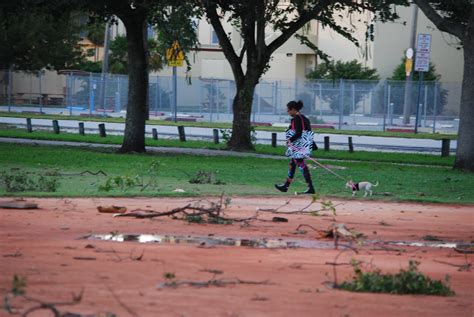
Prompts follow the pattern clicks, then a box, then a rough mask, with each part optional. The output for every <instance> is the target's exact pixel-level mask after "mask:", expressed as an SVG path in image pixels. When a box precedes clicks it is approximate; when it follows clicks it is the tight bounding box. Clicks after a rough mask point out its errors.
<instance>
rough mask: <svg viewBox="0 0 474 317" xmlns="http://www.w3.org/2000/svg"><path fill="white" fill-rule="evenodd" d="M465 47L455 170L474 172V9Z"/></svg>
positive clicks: (465, 39) (464, 43)
mask: <svg viewBox="0 0 474 317" xmlns="http://www.w3.org/2000/svg"><path fill="white" fill-rule="evenodd" d="M471 7H474V5H471ZM463 46H464V75H463V81H462V94H461V111H460V114H459V118H460V120H459V131H458V144H457V150H456V160H455V162H454V168H455V169H460V170H466V171H470V172H474V9H471V16H470V18H469V22H468V25H467V29H466V32H465V36H464V40H463Z"/></svg>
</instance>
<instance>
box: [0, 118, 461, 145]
mask: <svg viewBox="0 0 474 317" xmlns="http://www.w3.org/2000/svg"><path fill="white" fill-rule="evenodd" d="M0 116H2V117H13V118H32V119H51V120H77V121H93V122H111V123H112V122H115V123H125V118H122V117H119V118H117V117H82V116H68V115H48V114H30V113H28V114H26V113H19V112H0ZM146 123H147V124H153V125H166V126H178V125H182V126H185V127H200V128H213V129H231V128H232V123H230V122H189V121H181V122H173V121H165V120H147V122H146ZM285 129H286V128H282V127H269V126H255V130H259V131H271V132H284V131H285ZM317 133H319V134H342V135H360V136H381V137H393V138H407V139H413V138H416V139H433V140H441V139H450V140H455V139H457V135H454V134H439V133H435V134H432V133H417V134H415V133H406V132H383V131H363V130H335V129H317Z"/></svg>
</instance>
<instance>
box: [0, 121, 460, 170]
mask: <svg viewBox="0 0 474 317" xmlns="http://www.w3.org/2000/svg"><path fill="white" fill-rule="evenodd" d="M0 137H9V138H25V139H37V140H57V141H70V142H87V143H99V144H117V145H119V144H122V141H123V137H122V136H114V135H109V136H107V137H106V138H102V137H100V136H99V135H98V134H87V135H79V134H74V133H61V134H54V133H52V132H48V131H34V132H33V133H28V132H26V131H25V130H24V129H13V128H5V127H3V128H2V126H1V125H0ZM146 145H147V146H160V147H183V148H200V149H214V150H225V149H226V145H225V144H224V143H220V144H214V143H213V142H207V141H193V140H188V141H186V142H180V141H179V140H177V139H163V138H160V139H159V140H153V139H152V138H146ZM320 147H321V148H322V145H321V144H320ZM252 153H260V154H270V155H277V156H282V155H283V154H284V153H285V147H283V146H277V147H275V148H274V147H272V146H270V145H262V144H258V145H256V147H255V151H254V152H252ZM314 156H315V157H316V158H319V159H335V160H354V161H377V162H391V163H406V164H420V165H439V166H453V164H454V157H453V156H451V157H441V156H439V155H429V154H413V153H387V152H368V151H357V148H356V151H355V152H353V153H349V152H348V151H342V150H331V151H327V152H326V151H324V150H322V149H320V150H318V151H316V152H314Z"/></svg>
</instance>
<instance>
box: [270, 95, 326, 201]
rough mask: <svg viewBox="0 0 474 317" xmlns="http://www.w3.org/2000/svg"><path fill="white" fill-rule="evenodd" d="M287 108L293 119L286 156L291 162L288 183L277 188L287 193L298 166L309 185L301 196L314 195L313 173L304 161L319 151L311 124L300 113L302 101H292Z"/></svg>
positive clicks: (287, 132) (287, 140) (288, 133)
mask: <svg viewBox="0 0 474 317" xmlns="http://www.w3.org/2000/svg"><path fill="white" fill-rule="evenodd" d="M286 107H287V112H288V114H289V115H290V116H291V117H292V119H291V123H290V126H289V127H288V129H287V130H286V143H287V146H288V149H287V150H286V156H288V157H290V158H291V160H290V166H289V168H288V177H287V179H286V182H285V183H284V184H275V188H276V189H278V190H279V191H281V192H287V191H288V187H290V184H291V182H292V181H293V178H294V177H295V170H296V166H298V167H299V169H300V171H301V173H302V174H303V177H304V180H305V182H306V184H307V188H306V190H305V191H304V192H301V193H300V194H314V193H315V192H314V187H313V182H312V180H311V173H310V172H309V169H308V166H307V165H306V163H305V161H304V159H305V158H306V157H308V156H310V155H311V151H312V150H313V149H317V147H316V144H315V143H314V141H313V132H312V131H311V122H310V121H309V119H308V118H307V117H306V116H304V115H302V114H301V113H300V110H301V109H302V108H303V102H302V101H290V102H289V103H288V104H287V105H286Z"/></svg>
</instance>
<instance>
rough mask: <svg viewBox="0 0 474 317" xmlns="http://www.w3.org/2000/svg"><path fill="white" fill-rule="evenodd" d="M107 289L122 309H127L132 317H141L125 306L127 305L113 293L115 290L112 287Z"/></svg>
mask: <svg viewBox="0 0 474 317" xmlns="http://www.w3.org/2000/svg"><path fill="white" fill-rule="evenodd" d="M107 289H108V290H109V292H110V293H111V294H112V296H113V298H114V299H115V300H116V301H117V303H119V305H120V306H122V308H123V309H125V310H126V311H127V312H128V313H129V314H130V315H132V316H133V317H138V316H139V315H138V314H137V313H136V312H134V311H133V310H132V309H131V308H130V307H128V306H127V305H125V303H124V302H123V301H122V300H121V299H120V297H118V295H117V294H115V292H114V291H113V289H112V288H111V287H110V286H108V285H107Z"/></svg>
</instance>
